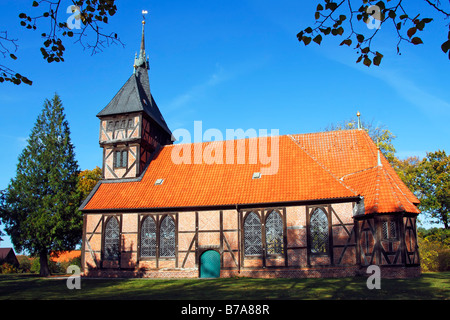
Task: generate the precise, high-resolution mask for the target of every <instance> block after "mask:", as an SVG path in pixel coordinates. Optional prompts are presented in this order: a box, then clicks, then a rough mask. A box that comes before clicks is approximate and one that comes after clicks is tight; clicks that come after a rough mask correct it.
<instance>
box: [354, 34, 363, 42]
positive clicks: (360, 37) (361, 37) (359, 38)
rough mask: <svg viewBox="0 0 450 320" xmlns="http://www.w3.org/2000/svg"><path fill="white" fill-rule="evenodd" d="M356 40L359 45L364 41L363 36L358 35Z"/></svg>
mask: <svg viewBox="0 0 450 320" xmlns="http://www.w3.org/2000/svg"><path fill="white" fill-rule="evenodd" d="M356 39H357V40H358V42H359V43H362V42H363V41H364V35H362V34H358V35H357V36H356Z"/></svg>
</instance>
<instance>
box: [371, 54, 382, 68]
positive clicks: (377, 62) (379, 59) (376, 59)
mask: <svg viewBox="0 0 450 320" xmlns="http://www.w3.org/2000/svg"><path fill="white" fill-rule="evenodd" d="M381 59H383V56H378V55H377V56H375V57H374V58H373V64H374V65H376V66H379V65H380V63H381Z"/></svg>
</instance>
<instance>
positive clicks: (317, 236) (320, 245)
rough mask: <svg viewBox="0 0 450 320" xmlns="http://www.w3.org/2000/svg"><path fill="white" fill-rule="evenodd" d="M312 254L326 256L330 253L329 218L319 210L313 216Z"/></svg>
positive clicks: (311, 221) (311, 222) (311, 224)
mask: <svg viewBox="0 0 450 320" xmlns="http://www.w3.org/2000/svg"><path fill="white" fill-rule="evenodd" d="M310 226H311V227H310V228H311V252H312V253H317V254H325V253H327V252H328V241H329V235H328V217H327V215H326V213H325V212H324V211H323V210H322V209H320V208H317V209H316V210H315V211H314V212H313V214H312V215H311V220H310Z"/></svg>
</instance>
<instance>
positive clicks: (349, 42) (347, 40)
mask: <svg viewBox="0 0 450 320" xmlns="http://www.w3.org/2000/svg"><path fill="white" fill-rule="evenodd" d="M344 44H346V45H348V46H349V47H350V46H351V45H352V39H345V40H344V41H342V42H341V44H340V46H343V45H344Z"/></svg>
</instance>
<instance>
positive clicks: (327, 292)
mask: <svg viewBox="0 0 450 320" xmlns="http://www.w3.org/2000/svg"><path fill="white" fill-rule="evenodd" d="M449 288H450V272H445V273H425V274H423V275H422V276H421V277H419V278H414V279H382V280H381V289H380V290H376V289H374V290H369V289H368V288H367V286H366V278H364V277H355V278H338V279H334V278H332V279H285V278H281V279H255V278H221V279H180V280H178V279H164V280H156V279H90V278H82V279H81V290H69V289H67V286H66V280H65V279H52V278H40V277H36V276H26V275H1V276H0V299H89V300H91V299H96V300H110V299H122V300H275V299H276V300H292V299H294V300H308V299H313V300H316V299H320V300H325V299H332V300H337V299H343V300H344V299H345V300H353V299H369V300H376V299H408V300H415V299H436V300H448V299H449V298H450V291H449V290H450V289H449Z"/></svg>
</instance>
